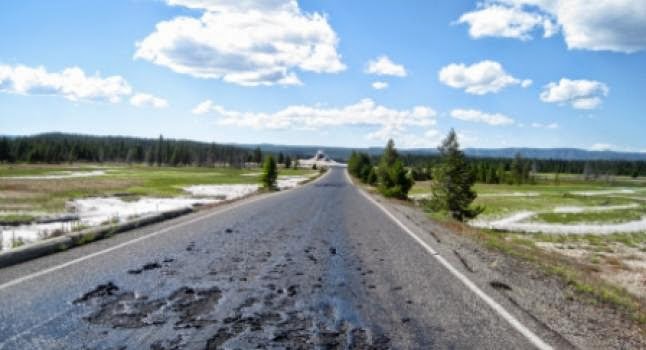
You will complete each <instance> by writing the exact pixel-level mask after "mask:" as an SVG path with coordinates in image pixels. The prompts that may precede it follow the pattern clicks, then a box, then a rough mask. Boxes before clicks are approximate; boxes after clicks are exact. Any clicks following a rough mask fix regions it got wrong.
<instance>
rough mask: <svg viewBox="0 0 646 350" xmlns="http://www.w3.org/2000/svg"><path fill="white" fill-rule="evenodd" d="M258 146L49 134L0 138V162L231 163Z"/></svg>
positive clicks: (254, 158) (249, 157)
mask: <svg viewBox="0 0 646 350" xmlns="http://www.w3.org/2000/svg"><path fill="white" fill-rule="evenodd" d="M261 160H262V153H261V151H260V149H255V150H252V149H247V148H242V147H236V146H230V145H221V144H216V143H206V142H197V141H187V140H172V139H164V138H163V137H162V136H160V137H159V138H158V139H144V138H135V137H121V136H86V135H73V134H60V133H50V134H41V135H35V136H21V137H0V161H1V162H9V163H14V162H29V163H61V162H98V163H102V162H122V163H143V164H149V165H197V166H212V165H232V166H243V165H244V164H245V163H248V162H260V161H261Z"/></svg>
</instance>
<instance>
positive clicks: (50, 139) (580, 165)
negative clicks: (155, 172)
mask: <svg viewBox="0 0 646 350" xmlns="http://www.w3.org/2000/svg"><path fill="white" fill-rule="evenodd" d="M264 146H266V147H264ZM254 147H255V148H254ZM261 147H262V148H263V150H261ZM261 147H257V146H233V145H223V144H217V143H207V142H198V141H188V140H174V139H165V138H163V137H162V136H160V137H159V138H157V139H145V138H136V137H122V136H88V135H76V134H64V133H48V134H40V135H34V136H19V137H9V136H0V162H8V163H14V162H29V163H62V162H98V163H101V162H120V163H140V164H148V165H173V166H179V165H196V166H213V165H229V166H234V167H241V166H245V165H246V164H248V163H256V164H257V163H259V162H261V161H262V159H263V151H264V152H265V153H268V154H276V155H278V156H280V154H279V153H285V155H289V156H291V157H292V158H306V157H311V156H312V155H313V154H314V153H313V152H315V151H313V150H315V148H312V147H298V146H289V147H288V146H285V147H287V148H280V147H279V146H273V145H262V146H261ZM279 150H280V152H279ZM334 150H335V151H336V152H337V153H340V152H341V151H343V152H346V153H348V154H349V153H350V152H351V150H350V149H341V148H338V149H334ZM332 153H334V151H333V152H332ZM401 153H402V161H404V163H405V165H406V166H408V167H410V168H412V170H413V175H414V177H416V178H418V179H424V178H426V177H428V175H429V174H430V169H431V168H432V167H433V166H434V165H435V164H436V163H437V162H438V156H437V155H436V154H429V153H428V152H426V153H418V154H416V153H414V151H413V150H410V151H405V152H401ZM328 155H331V156H332V157H333V158H335V155H333V154H328ZM366 155H367V156H370V157H371V158H374V160H375V161H376V158H377V155H373V154H366ZM336 159H337V160H340V161H343V160H345V159H344V157H343V155H342V154H339V156H338V157H336ZM468 161H469V164H470V166H471V168H472V169H473V171H474V174H475V176H476V178H477V179H478V181H481V182H492V181H494V182H495V181H500V179H499V178H500V177H501V175H500V174H502V173H509V172H514V171H516V172H518V173H519V174H520V176H521V177H522V178H526V177H527V176H528V174H535V173H539V172H540V173H564V174H582V175H584V176H585V177H586V178H589V179H595V178H603V177H609V176H616V175H623V176H633V177H637V176H646V161H644V160H562V159H542V158H541V159H536V158H519V157H517V158H516V159H514V158H492V157H490V158H483V157H473V156H469V157H468Z"/></svg>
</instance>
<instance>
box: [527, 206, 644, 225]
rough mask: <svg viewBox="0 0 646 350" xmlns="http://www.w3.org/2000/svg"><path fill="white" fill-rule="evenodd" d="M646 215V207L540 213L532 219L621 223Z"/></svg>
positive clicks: (570, 222)
mask: <svg viewBox="0 0 646 350" xmlns="http://www.w3.org/2000/svg"><path fill="white" fill-rule="evenodd" d="M644 216H646V207H641V208H635V209H624V210H610V211H597V212H583V213H539V214H537V215H536V216H534V217H533V218H532V221H539V222H548V223H559V224H577V223H620V222H626V221H634V220H640V219H641V218H642V217H644Z"/></svg>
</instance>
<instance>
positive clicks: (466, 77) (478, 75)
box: [438, 60, 532, 95]
mask: <svg viewBox="0 0 646 350" xmlns="http://www.w3.org/2000/svg"><path fill="white" fill-rule="evenodd" d="M438 78H439V79H440V81H441V82H442V83H444V84H446V85H448V86H450V87H452V88H456V89H464V90H465V91H466V92H467V93H470V94H474V95H484V94H488V93H497V92H499V91H500V90H502V89H504V88H505V87H507V86H510V85H521V86H522V87H528V86H530V85H531V84H532V81H531V80H529V79H525V80H522V81H521V80H520V79H517V78H514V77H513V76H511V75H509V74H507V72H505V70H504V69H503V67H502V65H501V64H500V63H498V62H495V61H490V60H485V61H482V62H478V63H474V64H472V65H470V66H467V65H465V64H463V63H460V64H456V63H452V64H449V65H448V66H445V67H443V68H442V69H440V72H439V73H438Z"/></svg>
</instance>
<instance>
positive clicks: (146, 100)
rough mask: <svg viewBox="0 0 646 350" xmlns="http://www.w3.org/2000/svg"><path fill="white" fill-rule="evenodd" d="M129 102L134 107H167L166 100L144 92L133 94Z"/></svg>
mask: <svg viewBox="0 0 646 350" xmlns="http://www.w3.org/2000/svg"><path fill="white" fill-rule="evenodd" d="M130 104H131V105H133V106H135V107H150V108H156V109H161V108H166V107H168V101H166V100H165V99H163V98H160V97H157V96H153V95H150V94H144V93H139V94H135V95H133V96H132V97H131V98H130Z"/></svg>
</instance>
